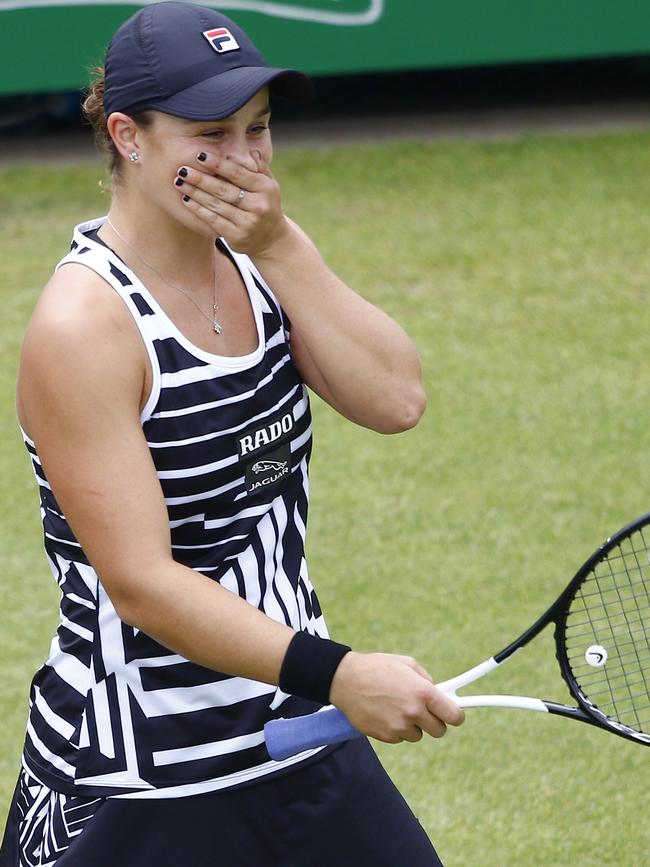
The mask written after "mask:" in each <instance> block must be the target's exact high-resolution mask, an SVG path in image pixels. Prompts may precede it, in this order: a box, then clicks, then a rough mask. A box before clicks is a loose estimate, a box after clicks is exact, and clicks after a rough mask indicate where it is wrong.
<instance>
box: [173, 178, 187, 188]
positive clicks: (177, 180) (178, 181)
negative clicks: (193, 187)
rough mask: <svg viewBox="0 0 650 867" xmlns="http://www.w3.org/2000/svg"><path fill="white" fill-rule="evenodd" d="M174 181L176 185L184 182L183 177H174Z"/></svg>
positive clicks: (180, 185)
mask: <svg viewBox="0 0 650 867" xmlns="http://www.w3.org/2000/svg"><path fill="white" fill-rule="evenodd" d="M174 183H175V184H176V186H177V187H182V186H183V184H184V183H185V181H184V180H183V178H176V180H175V181H174Z"/></svg>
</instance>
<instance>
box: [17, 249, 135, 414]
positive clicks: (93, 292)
mask: <svg viewBox="0 0 650 867" xmlns="http://www.w3.org/2000/svg"><path fill="white" fill-rule="evenodd" d="M146 363H147V362H146V352H145V350H144V346H143V344H142V341H141V340H140V338H139V335H138V332H137V328H136V325H135V323H134V321H133V318H132V316H131V314H130V313H129V312H128V310H127V309H126V306H125V304H124V302H123V301H122V299H121V298H120V296H119V295H118V294H117V293H116V292H115V291H114V290H113V288H112V287H111V286H109V284H108V283H106V281H105V280H104V279H103V278H102V277H101V276H100V275H99V274H97V273H96V272H95V271H93V270H92V269H90V268H88V267H86V266H84V265H81V264H77V263H70V264H65V265H63V266H62V267H61V268H59V270H58V271H56V272H55V274H54V275H53V276H52V278H51V279H50V280H49V282H48V283H47V285H46V286H45V288H44V289H43V292H42V294H41V296H40V298H39V300H38V303H37V305H36V307H35V309H34V313H33V315H32V318H31V320H30V322H29V325H28V327H27V331H26V334H25V338H24V341H23V347H22V353H21V359H20V371H19V379H18V396H19V406H20V402H21V396H24V395H25V393H26V392H27V391H29V392H30V393H35V392H38V391H39V390H40V389H44V390H47V389H48V388H50V387H51V388H56V390H57V391H59V392H61V393H63V392H66V391H67V392H68V393H70V392H74V393H77V394H80V395H81V394H82V393H85V394H88V395H92V394H95V395H97V397H98V398H99V397H100V394H101V392H106V391H111V390H112V391H114V392H115V397H116V398H118V397H122V396H126V394H129V393H132V394H133V395H134V396H136V397H137V398H139V396H140V394H141V390H142V382H143V376H144V375H145V372H146ZM118 392H119V394H118Z"/></svg>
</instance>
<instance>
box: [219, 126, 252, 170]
mask: <svg viewBox="0 0 650 867" xmlns="http://www.w3.org/2000/svg"><path fill="white" fill-rule="evenodd" d="M226 157H227V159H231V160H234V161H235V162H237V163H239V164H240V165H243V166H245V167H246V168H248V169H250V170H251V171H255V170H256V168H257V166H256V164H255V160H254V159H253V157H252V156H251V152H250V142H249V141H248V140H247V138H246V135H245V134H243V135H238V136H233V137H232V138H231V139H230V141H229V142H228V148H227V150H226Z"/></svg>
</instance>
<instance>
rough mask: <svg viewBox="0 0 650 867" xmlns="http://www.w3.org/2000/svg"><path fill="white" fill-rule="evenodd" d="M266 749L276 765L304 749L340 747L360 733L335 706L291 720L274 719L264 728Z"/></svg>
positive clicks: (359, 735) (358, 736)
mask: <svg viewBox="0 0 650 867" xmlns="http://www.w3.org/2000/svg"><path fill="white" fill-rule="evenodd" d="M264 737H265V739H266V748H267V750H268V752H269V755H270V756H271V758H272V759H275V761H276V762H279V761H281V760H282V759H288V758H290V757H291V756H295V755H297V754H298V753H302V752H303V751H304V750H309V749H313V748H314V747H324V746H326V745H327V744H340V743H342V742H343V741H350V740H352V739H353V738H360V737H362V734H361V732H360V731H357V729H355V728H354V726H353V725H352V723H351V722H350V721H349V720H348V718H347V717H346V716H345V715H344V714H342V713H341V711H340V710H337V709H336V708H335V707H332V708H328V710H322V711H317V712H316V713H310V714H307V715H306V716H297V717H294V718H293V719H275V720H271V722H267V723H266V725H265V726H264Z"/></svg>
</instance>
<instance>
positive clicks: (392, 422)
mask: <svg viewBox="0 0 650 867" xmlns="http://www.w3.org/2000/svg"><path fill="white" fill-rule="evenodd" d="M426 408H427V397H426V394H425V393H424V389H423V388H422V386H418V387H417V388H413V389H411V391H410V393H409V394H402V395H401V399H400V400H398V401H395V402H394V404H393V411H392V412H391V414H390V417H389V418H387V419H386V423H385V427H384V429H383V430H381V431H380V433H386V434H396V433H404V432H405V431H407V430H411V429H412V428H414V427H415V426H416V425H417V424H418V423H419V421H420V419H421V418H422V416H423V415H424V411H425V409H426Z"/></svg>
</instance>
